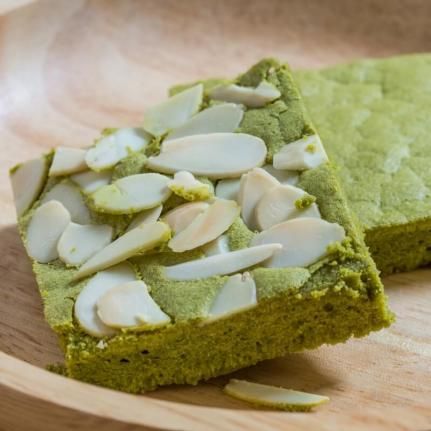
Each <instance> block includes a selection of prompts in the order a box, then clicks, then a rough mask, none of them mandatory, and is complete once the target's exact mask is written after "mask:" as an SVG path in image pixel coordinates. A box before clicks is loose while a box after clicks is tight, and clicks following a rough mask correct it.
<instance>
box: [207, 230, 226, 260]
mask: <svg viewBox="0 0 431 431" xmlns="http://www.w3.org/2000/svg"><path fill="white" fill-rule="evenodd" d="M203 251H204V253H205V256H207V257H208V256H214V255H216V254H222V253H229V252H230V248H229V237H228V236H227V235H220V236H219V237H218V238H217V239H215V240H214V241H211V242H209V243H208V244H205V245H204V247H203Z"/></svg>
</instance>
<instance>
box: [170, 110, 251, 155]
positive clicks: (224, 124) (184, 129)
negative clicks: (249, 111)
mask: <svg viewBox="0 0 431 431" xmlns="http://www.w3.org/2000/svg"><path fill="white" fill-rule="evenodd" d="M243 115H244V110H243V108H242V107H241V106H240V105H237V104H235V103H223V104H220V105H215V106H212V107H210V108H207V109H204V110H203V111H201V112H199V113H197V114H196V115H195V116H194V117H192V118H190V120H188V121H187V122H186V123H184V124H183V125H182V126H180V127H177V128H176V129H174V130H172V132H170V133H169V134H168V136H167V137H166V138H165V140H164V141H163V144H162V148H163V150H162V151H164V150H165V149H166V147H167V146H168V145H169V140H172V139H178V138H182V137H183V136H191V135H204V134H207V133H220V132H235V130H236V129H237V128H238V127H239V125H240V123H241V120H242V117H243Z"/></svg>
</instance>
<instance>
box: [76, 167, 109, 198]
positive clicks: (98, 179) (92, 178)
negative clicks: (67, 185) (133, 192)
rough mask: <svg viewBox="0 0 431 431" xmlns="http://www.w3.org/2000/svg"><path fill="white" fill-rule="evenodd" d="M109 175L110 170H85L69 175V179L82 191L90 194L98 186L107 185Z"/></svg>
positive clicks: (98, 187)
mask: <svg viewBox="0 0 431 431" xmlns="http://www.w3.org/2000/svg"><path fill="white" fill-rule="evenodd" d="M111 177H112V173H111V172H110V171H105V172H94V171H85V172H80V173H79V174H74V175H71V176H70V179H71V180H72V181H73V182H74V183H75V184H77V185H78V186H79V187H80V188H81V190H82V191H83V192H84V193H86V194H90V193H93V192H95V191H96V190H98V189H100V187H103V186H107V185H108V184H109V183H110V182H111Z"/></svg>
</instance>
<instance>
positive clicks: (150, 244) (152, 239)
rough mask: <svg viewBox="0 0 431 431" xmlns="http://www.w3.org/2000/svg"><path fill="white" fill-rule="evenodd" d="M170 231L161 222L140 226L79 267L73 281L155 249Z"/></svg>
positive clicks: (167, 236) (166, 237)
mask: <svg viewBox="0 0 431 431" xmlns="http://www.w3.org/2000/svg"><path fill="white" fill-rule="evenodd" d="M169 236H170V229H169V227H168V225H166V224H165V223H161V222H156V223H149V224H141V225H140V226H138V227H137V228H135V229H132V230H131V231H129V232H127V233H125V234H124V235H122V236H120V237H119V238H117V239H116V240H115V241H114V242H111V244H109V245H108V246H106V247H105V248H104V249H102V250H100V251H99V252H98V253H96V254H95V255H94V256H93V257H92V258H91V259H90V260H88V261H87V262H85V263H84V265H82V266H81V268H80V269H79V271H78V272H77V273H76V274H75V276H74V280H77V279H80V278H83V277H86V276H88V275H91V274H93V273H95V272H97V271H100V270H102V269H105V268H108V267H110V266H113V265H115V264H117V263H120V262H122V261H124V260H127V259H128V258H129V257H132V256H135V255H136V254H140V253H144V252H145V251H148V250H151V249H153V248H156V247H157V246H159V245H161V244H163V243H164V242H165V241H167V240H168V238H169Z"/></svg>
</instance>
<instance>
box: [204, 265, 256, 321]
mask: <svg viewBox="0 0 431 431" xmlns="http://www.w3.org/2000/svg"><path fill="white" fill-rule="evenodd" d="M256 304H257V298H256V284H255V282H254V280H253V278H252V277H251V276H250V274H249V273H248V272H245V273H244V274H235V275H232V276H230V277H229V278H228V280H227V281H226V283H225V284H224V285H223V287H222V288H221V289H220V291H219V292H218V294H217V296H216V297H215V299H214V302H213V303H212V304H211V308H210V311H209V313H208V320H210V321H212V320H216V319H220V318H222V317H227V316H229V315H231V314H235V313H239V312H240V311H244V310H247V309H249V308H252V307H254V306H255V305H256Z"/></svg>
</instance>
